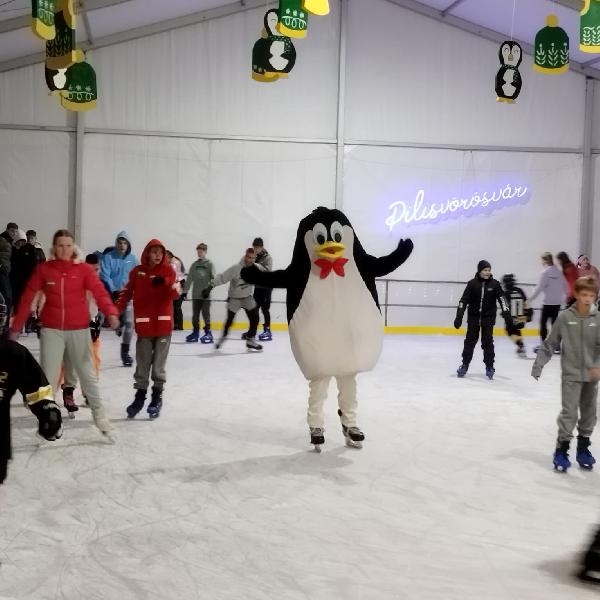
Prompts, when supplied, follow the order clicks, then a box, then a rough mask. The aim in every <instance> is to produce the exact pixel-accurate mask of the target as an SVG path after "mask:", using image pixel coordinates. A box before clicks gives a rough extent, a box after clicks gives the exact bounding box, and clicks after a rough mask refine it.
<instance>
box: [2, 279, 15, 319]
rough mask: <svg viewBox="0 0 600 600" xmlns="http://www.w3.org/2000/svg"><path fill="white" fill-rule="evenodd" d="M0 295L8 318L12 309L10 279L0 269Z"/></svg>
mask: <svg viewBox="0 0 600 600" xmlns="http://www.w3.org/2000/svg"><path fill="white" fill-rule="evenodd" d="M0 294H2V296H4V303H5V304H6V310H7V311H8V316H9V317H10V311H11V308H12V304H13V303H12V289H11V286H10V277H9V276H8V273H7V272H6V271H4V269H2V268H0Z"/></svg>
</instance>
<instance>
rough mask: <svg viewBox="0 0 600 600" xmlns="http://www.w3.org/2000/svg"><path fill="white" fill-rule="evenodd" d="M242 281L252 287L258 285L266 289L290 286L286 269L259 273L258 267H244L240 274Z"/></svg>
mask: <svg viewBox="0 0 600 600" xmlns="http://www.w3.org/2000/svg"><path fill="white" fill-rule="evenodd" d="M240 275H241V277H242V279H243V280H244V281H247V282H248V283H251V284H252V285H260V286H262V287H266V288H284V289H287V288H288V287H289V286H290V279H289V274H288V270H287V269H280V270H279V271H261V270H260V269H259V268H258V267H255V266H252V267H244V268H243V269H242V271H241V273H240Z"/></svg>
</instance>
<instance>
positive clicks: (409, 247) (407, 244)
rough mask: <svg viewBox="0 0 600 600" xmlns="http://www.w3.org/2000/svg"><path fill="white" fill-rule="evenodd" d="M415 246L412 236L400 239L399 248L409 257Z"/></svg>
mask: <svg viewBox="0 0 600 600" xmlns="http://www.w3.org/2000/svg"><path fill="white" fill-rule="evenodd" d="M414 247H415V245H414V244H413V241H412V240H411V239H410V238H408V239H406V240H400V241H399V242H398V250H400V252H402V254H403V255H404V256H406V257H407V258H408V257H409V256H410V253H411V252H412V251H413V248H414Z"/></svg>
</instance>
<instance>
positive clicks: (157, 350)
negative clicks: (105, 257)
mask: <svg viewBox="0 0 600 600" xmlns="http://www.w3.org/2000/svg"><path fill="white" fill-rule="evenodd" d="M175 279H176V277H175V271H173V269H172V268H171V265H170V264H169V260H168V258H167V253H166V250H165V247H164V246H163V244H162V243H161V242H160V241H159V240H156V239H154V240H150V242H148V244H147V245H146V248H145V249H144V252H143V254H142V263H141V264H140V265H138V266H137V267H134V268H133V270H132V271H131V273H130V274H129V281H128V282H127V285H126V286H125V289H124V290H123V291H122V292H121V295H120V296H119V299H118V300H117V308H118V309H119V311H121V312H123V311H124V310H126V308H127V305H128V303H129V301H130V300H132V299H133V315H134V321H135V332H136V333H137V342H136V347H135V360H136V369H135V374H134V376H133V379H134V384H133V387H134V388H135V390H136V392H135V398H134V400H133V402H132V403H131V404H130V405H129V406H128V407H127V416H128V417H129V418H130V419H133V418H134V417H135V416H136V415H137V414H138V413H139V412H140V411H141V410H142V408H144V403H145V402H146V395H147V393H148V385H149V383H150V375H152V384H153V385H152V398H151V400H150V404H149V405H148V409H147V412H148V415H149V416H150V418H151V419H156V418H157V417H158V416H159V415H160V411H161V409H162V403H163V397H162V394H163V388H164V385H165V383H166V382H167V370H166V366H167V357H168V355H169V347H170V345H171V335H172V333H173V300H174V299H175V298H178V297H179V294H180V286H179V284H178V283H176V281H175Z"/></svg>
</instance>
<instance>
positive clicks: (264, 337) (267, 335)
mask: <svg viewBox="0 0 600 600" xmlns="http://www.w3.org/2000/svg"><path fill="white" fill-rule="evenodd" d="M258 339H259V340H260V341H261V342H270V341H271V340H272V339H273V335H272V334H271V330H270V329H269V328H268V327H265V328H264V331H263V332H262V333H261V334H260V335H259V336H258Z"/></svg>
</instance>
